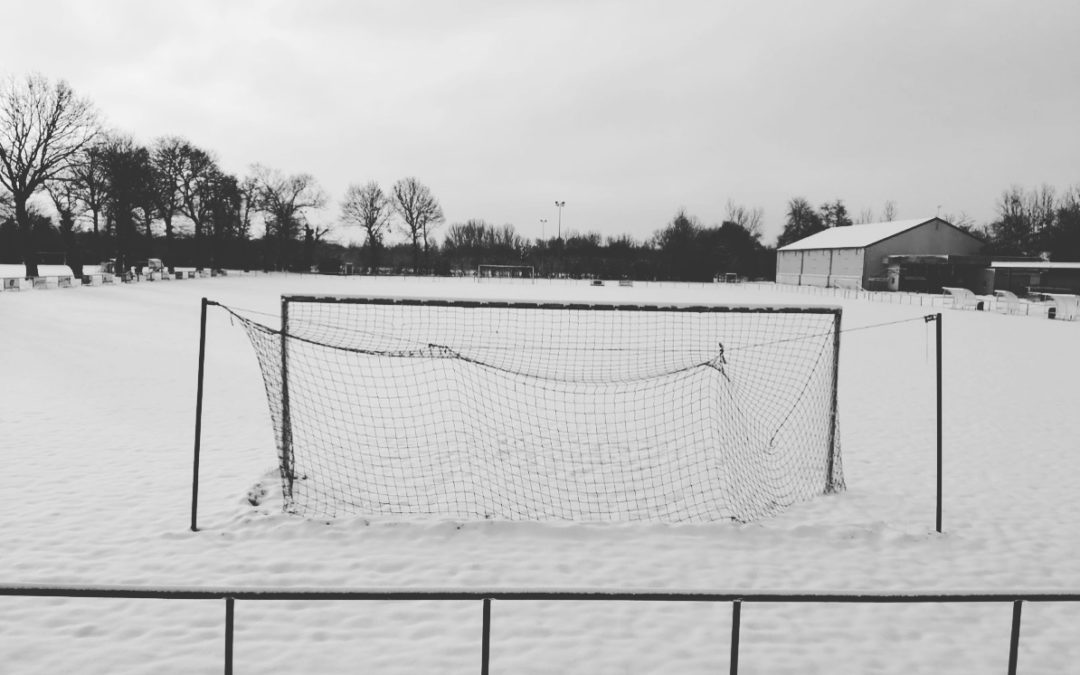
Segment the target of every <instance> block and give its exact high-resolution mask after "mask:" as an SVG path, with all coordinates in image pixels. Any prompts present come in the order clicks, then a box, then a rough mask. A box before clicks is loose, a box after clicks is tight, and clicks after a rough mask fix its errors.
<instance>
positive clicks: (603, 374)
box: [242, 296, 844, 522]
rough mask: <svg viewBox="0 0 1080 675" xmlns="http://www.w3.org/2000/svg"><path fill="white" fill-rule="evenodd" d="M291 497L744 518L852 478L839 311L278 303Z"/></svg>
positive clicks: (513, 515) (490, 510)
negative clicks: (841, 404)
mask: <svg viewBox="0 0 1080 675" xmlns="http://www.w3.org/2000/svg"><path fill="white" fill-rule="evenodd" d="M242 322H243V325H244V326H245V328H246V330H247V332H248V335H249V337H250V338H251V341H252V343H253V345H254V346H255V349H256V352H257V355H258V359H259V363H260V365H261V369H262V374H263V378H264V382H265V385H266V390H267V394H268V399H269V403H270V413H271V417H272V419H273V423H274V429H275V433H276V438H277V444H278V452H279V458H280V463H281V474H282V486H283V492H284V495H285V502H286V504H285V507H286V510H288V511H292V512H295V513H299V514H303V515H307V516H311V517H336V516H343V515H366V516H381V515H392V516H418V517H442V518H448V519H456V520H480V519H500V520H568V521H634V520H655V521H665V522H710V521H718V520H727V519H733V520H737V521H749V520H753V519H755V518H760V517H762V516H766V515H769V514H772V513H775V512H777V511H779V510H780V509H782V508H784V507H785V506H788V505H790V504H792V503H794V502H797V501H800V500H805V499H808V498H810V497H812V496H814V495H820V494H824V493H829V492H834V491H837V490H840V489H843V486H844V482H843V474H842V469H841V463H840V452H839V445H838V430H837V417H836V408H837V397H836V382H837V350H838V346H839V332H838V331H839V325H840V310H839V309H837V308H820V307H815V308H809V307H807V308H796V307H729V306H675V305H648V306H646V305H631V304H619V303H607V304H588V305H584V304H536V303H510V302H495V301H492V302H484V301H475V300H472V301H466V300H461V301H452V300H421V299H401V298H386V297H371V298H360V297H300V296H285V297H283V298H282V328H281V329H280V330H277V329H271V328H269V327H266V326H263V325H261V324H258V323H255V322H253V321H250V320H247V319H242Z"/></svg>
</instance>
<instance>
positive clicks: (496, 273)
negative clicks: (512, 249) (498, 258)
mask: <svg viewBox="0 0 1080 675" xmlns="http://www.w3.org/2000/svg"><path fill="white" fill-rule="evenodd" d="M476 278H477V279H535V274H534V271H533V267H532V265H478V266H477V268H476Z"/></svg>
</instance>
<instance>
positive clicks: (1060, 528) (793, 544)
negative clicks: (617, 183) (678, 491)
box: [0, 275, 1080, 674]
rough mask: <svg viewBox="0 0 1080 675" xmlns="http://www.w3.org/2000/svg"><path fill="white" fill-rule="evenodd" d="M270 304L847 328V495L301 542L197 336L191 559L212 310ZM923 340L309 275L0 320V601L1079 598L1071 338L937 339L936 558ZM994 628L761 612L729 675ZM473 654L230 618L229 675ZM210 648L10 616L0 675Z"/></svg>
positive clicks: (462, 661) (586, 607) (1037, 646)
mask: <svg viewBox="0 0 1080 675" xmlns="http://www.w3.org/2000/svg"><path fill="white" fill-rule="evenodd" d="M283 293H293V294H311V295H314V294H361V293H364V294H366V293H372V294H382V295H387V294H389V295H408V296H423V297H444V296H457V297H474V298H480V297H492V296H496V297H503V298H505V299H508V300H525V301H534V300H560V299H571V300H574V301H595V302H608V301H633V302H653V301H656V302H679V303H693V302H729V303H732V304H762V303H784V304H807V303H813V302H816V301H817V302H820V304H837V303H840V304H842V305H843V308H844V319H843V321H844V323H843V325H844V328H845V329H847V330H848V331H849V332H845V333H844V334H843V336H842V340H841V355H842V356H841V369H840V383H841V385H840V387H841V388H840V410H841V418H840V424H841V433H842V448H843V455H844V463H845V464H844V470H845V476H846V479H847V483H848V490H847V491H846V492H844V493H842V494H839V495H835V496H829V497H823V498H819V499H816V500H813V501H811V502H807V503H804V504H800V505H796V506H794V507H792V508H790V509H788V510H787V511H785V512H784V513H782V514H781V515H779V516H777V517H774V518H771V519H767V520H763V521H759V522H755V523H751V524H748V525H732V524H726V523H718V524H710V525H685V526H671V525H660V524H625V525H601V524H590V525H583V524H537V523H503V522H479V523H455V522H393V521H389V520H372V519H362V518H353V519H344V520H336V521H330V522H327V521H309V520H303V519H299V518H296V517H293V516H288V515H285V514H282V513H280V511H279V510H278V507H279V506H280V495H276V494H275V490H279V488H278V487H277V482H276V479H275V478H274V476H273V470H274V469H275V465H276V457H275V451H274V446H273V433H272V429H271V427H270V422H269V415H268V412H267V406H266V400H265V394H264V391H263V389H262V382H261V379H260V377H259V373H258V367H257V364H256V361H255V357H254V355H253V353H252V350H251V347H250V344H249V343H248V342H247V339H246V337H245V336H244V334H243V331H242V330H240V328H239V327H238V326H234V325H230V324H231V321H230V318H229V316H228V315H227V314H226V313H225V312H224V311H221V310H220V309H218V308H213V307H211V308H210V309H209V315H208V343H207V360H206V368H207V371H206V372H207V376H206V398H205V416H204V426H203V429H204V434H203V451H202V465H201V475H202V481H201V484H200V485H201V487H200V498H199V505H200V508H199V522H200V527H201V530H200V531H199V532H194V533H193V532H191V531H189V529H188V526H189V516H190V487H191V483H190V481H191V450H192V440H193V428H194V400H195V366H196V357H197V352H198V317H199V304H200V303H199V300H200V298H201V297H204V296H205V297H209V298H210V299H213V300H216V301H219V302H222V303H224V304H226V305H229V306H230V307H237V308H242V309H245V310H252V311H254V312H262V313H265V314H252V315H253V316H256V317H260V318H262V319H265V320H266V321H273V320H274V319H273V315H276V313H277V312H278V311H279V306H280V295H281V294H283ZM926 311H927V310H925V309H921V308H919V307H913V306H906V305H890V304H884V303H874V302H868V301H864V300H853V299H843V298H842V297H840V298H836V297H828V296H821V297H818V296H813V297H807V296H802V295H796V294H787V293H783V292H781V291H777V290H775V289H769V288H767V287H764V288H751V287H743V286H739V285H735V284H715V285H714V284H642V283H636V284H635V285H634V286H633V287H631V288H626V287H619V286H617V285H615V284H608V285H606V286H603V287H593V286H590V285H588V283H587V282H545V281H537V282H536V283H529V282H520V281H484V282H477V281H474V280H447V279H438V280H431V279H415V280H402V279H389V278H388V279H371V278H364V277H351V278H332V277H316V276H300V275H251V276H239V275H230V276H226V277H215V278H203V279H196V280H185V281H183V282H181V283H170V284H158V283H136V284H124V285H120V284H117V285H113V286H100V287H93V288H88V287H84V288H81V289H75V290H65V291H31V292H24V293H4V294H0V373H2V386H0V457H3V459H4V460H5V461H4V467H5V469H6V476H5V480H4V482H3V486H4V487H3V497H4V507H3V509H0V532H3V536H4V539H5V541H4V545H3V547H2V548H0V583H8V584H15V583H18V584H73V585H103V584H122V585H137V586H184V587H242V588H248V587H259V588H268V587H269V588H387V589H388V588H446V589H516V588H532V589H536V588H541V589H609V590H621V589H659V590H698V591H717V592H723V591H755V590H756V591H761V590H790V591H858V590H866V591H938V592H940V591H1001V592H1005V591H1013V590H1026V591H1051V592H1053V591H1058V592H1076V591H1077V590H1078V589H1080V566H1078V565H1077V564H1076V558H1077V554H1078V553H1080V528H1078V527H1077V525H1078V519H1080V517H1078V515H1077V514H1078V513H1080V490H1077V489H1076V481H1075V476H1077V475H1078V474H1080V453H1077V452H1076V447H1077V445H1078V443H1077V439H1078V438H1080V416H1077V415H1076V414H1075V399H1074V398H1073V392H1074V391H1075V387H1076V383H1077V382H1078V381H1080V359H1078V358H1077V357H1076V345H1077V344H1078V340H1080V323H1077V322H1060V321H1050V320H1046V319H1044V318H1036V317H1020V316H1006V315H1001V314H996V313H991V312H975V311H958V310H957V311H953V310H945V312H944V323H943V328H944V339H945V361H944V377H945V398H944V410H945V428H944V434H945V436H944V447H945V464H944V466H945V473H944V476H945V478H944V494H945V501H944V530H945V533H944V534H941V535H939V534H936V533H935V532H934V509H935V503H934V485H935V482H934V481H935V476H934V457H935V454H934V453H935V441H934V403H933V388H934V356H933V347H934V345H933V324H927V323H925V322H923V321H922V320H921V319H920V318H919V317H920V316H921V315H922V314H923V313H925V312H926ZM933 311H937V310H933ZM907 319H913V320H912V321H905V320H907ZM896 321H901V323H895V324H892V325H889V326H883V327H879V328H872V329H866V330H850V329H852V328H856V327H861V326H868V325H872V324H881V323H887V322H896ZM249 493H251V494H258V495H260V496H259V498H258V499H256V500H255V501H258V502H259V504H258V505H254V506H253V505H252V504H251V501H250V500H249ZM263 493H265V494H263ZM1010 619H1011V607H1010V606H1009V605H1008V604H988V605H983V604H979V605H936V604H927V605H907V604H899V605H892V604H890V605H847V604H833V605H829V604H815V605H796V604H754V603H749V604H746V605H745V606H744V607H743V608H742V639H741V654H740V672H743V673H908V672H935V673H971V672H986V671H995V672H997V671H999V670H1004V669H1005V665H1006V663H1007V658H1008V639H1009V626H1010ZM730 620H731V606H730V604H727V603H719V604H709V603H685V604H676V603H663V602H656V603H651V602H650V603H629V602H561V603H560V602H511V601H500V602H495V603H493V608H492V647H491V650H492V651H491V669H492V672H493V673H497V672H514V673H558V672H582V673H655V672H680V673H706V672H710V673H712V672H726V669H727V667H728V666H727V659H728V639H729V636H730ZM480 624H481V608H480V603H478V602H464V601H461V602H459V601H448V602H441V603H439V602H432V601H426V602H390V601H378V602H376V601H356V602H316V601H295V602H273V601H262V600H260V601H238V602H237V605H236V647H235V649H236V651H235V661H236V669H237V672H260V671H270V672H277V673H285V672H292V673H314V672H318V673H345V672H380V673H416V672H440V673H445V672H462V673H475V672H476V671H477V670H478V668H479V652H480ZM223 625H224V607H223V603H222V602H221V601H197V600H190V601H188V600H184V601H179V600H177V601H169V600H137V599H124V600H93V599H61V598H20V597H2V598H0V635H3V640H0V664H3V665H0V671H2V672H12V673H39V672H79V673H110V674H125V673H146V672H154V673H217V672H221V663H222V644H223V643H222V640H223V637H222V636H223ZM1078 630H1080V607H1078V606H1077V604H1049V603H1048V604H1035V603H1027V604H1025V606H1024V613H1023V628H1022V632H1021V650H1020V658H1019V664H1020V670H1021V672H1024V673H1063V672H1077V670H1076V668H1077V666H1076V664H1077V663H1080V644H1078V643H1077V640H1076V639H1075V636H1076V635H1077V631H1078Z"/></svg>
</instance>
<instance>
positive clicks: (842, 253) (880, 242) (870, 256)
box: [776, 217, 984, 290]
mask: <svg viewBox="0 0 1080 675" xmlns="http://www.w3.org/2000/svg"><path fill="white" fill-rule="evenodd" d="M983 245H984V244H983V241H982V240H981V239H979V238H978V237H975V236H974V235H972V234H969V233H967V232H965V231H964V230H961V229H960V228H958V227H956V226H955V225H953V224H952V223H950V222H948V221H946V220H944V219H942V218H937V217H935V218H916V219H912V220H894V221H888V222H883V223H867V224H864V225H850V226H847V227H834V228H830V229H828V230H825V231H823V232H818V233H817V234H812V235H810V236H809V237H805V238H803V239H800V240H799V241H796V242H792V243H790V244H788V245H787V246H782V247H780V248H779V249H777V252H776V281H777V283H781V284H796V285H802V286H832V287H838V288H864V289H868V290H869V289H873V290H888V289H889V282H888V261H887V260H886V258H887V257H889V256H901V255H904V256H920V255H921V256H927V255H938V256H940V255H944V256H975V255H978V254H979V253H980V252H981V251H982V249H983Z"/></svg>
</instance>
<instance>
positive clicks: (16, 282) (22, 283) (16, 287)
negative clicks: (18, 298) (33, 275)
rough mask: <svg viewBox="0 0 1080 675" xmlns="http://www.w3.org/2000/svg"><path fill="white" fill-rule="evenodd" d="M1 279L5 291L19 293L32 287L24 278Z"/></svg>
mask: <svg viewBox="0 0 1080 675" xmlns="http://www.w3.org/2000/svg"><path fill="white" fill-rule="evenodd" d="M3 279H4V286H3V288H4V290H5V291H21V290H24V289H27V288H31V287H32V284H31V283H30V280H29V279H27V278H26V277H4V278H3Z"/></svg>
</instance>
